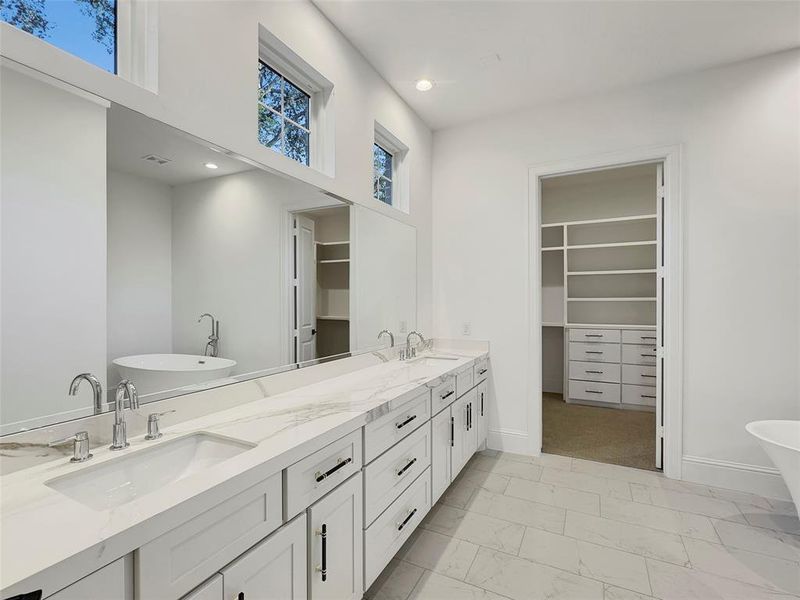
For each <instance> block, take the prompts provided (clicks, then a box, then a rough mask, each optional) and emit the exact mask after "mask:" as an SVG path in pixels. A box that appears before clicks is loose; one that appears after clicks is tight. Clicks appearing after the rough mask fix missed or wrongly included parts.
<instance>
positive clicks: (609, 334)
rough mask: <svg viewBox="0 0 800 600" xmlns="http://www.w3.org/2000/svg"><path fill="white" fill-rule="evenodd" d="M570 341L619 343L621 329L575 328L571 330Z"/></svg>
mask: <svg viewBox="0 0 800 600" xmlns="http://www.w3.org/2000/svg"><path fill="white" fill-rule="evenodd" d="M569 341H570V342H608V343H617V344H618V343H619V329H573V328H570V330H569Z"/></svg>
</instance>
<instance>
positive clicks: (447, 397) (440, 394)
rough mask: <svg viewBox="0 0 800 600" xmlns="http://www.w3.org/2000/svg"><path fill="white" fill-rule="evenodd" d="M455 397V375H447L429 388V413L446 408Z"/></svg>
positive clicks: (435, 412)
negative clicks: (440, 381)
mask: <svg viewBox="0 0 800 600" xmlns="http://www.w3.org/2000/svg"><path fill="white" fill-rule="evenodd" d="M455 399H456V377H455V375H447V376H446V377H445V378H444V381H443V382H442V383H440V384H439V385H437V386H436V387H435V388H433V390H431V407H432V408H431V414H432V415H435V414H437V413H438V412H439V411H440V410H442V409H443V408H447V407H448V406H450V404H452V403H453V400H455Z"/></svg>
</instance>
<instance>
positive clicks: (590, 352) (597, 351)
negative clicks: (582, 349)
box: [586, 350, 644, 356]
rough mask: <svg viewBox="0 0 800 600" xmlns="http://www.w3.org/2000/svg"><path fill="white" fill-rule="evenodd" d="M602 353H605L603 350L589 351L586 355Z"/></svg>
mask: <svg viewBox="0 0 800 600" xmlns="http://www.w3.org/2000/svg"><path fill="white" fill-rule="evenodd" d="M602 353H603V351H602V350H587V351H586V354H602ZM642 356H644V355H642Z"/></svg>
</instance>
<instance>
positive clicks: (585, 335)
mask: <svg viewBox="0 0 800 600" xmlns="http://www.w3.org/2000/svg"><path fill="white" fill-rule="evenodd" d="M583 337H597V338H601V337H604V336H603V334H602V333H585V334H584V335H583Z"/></svg>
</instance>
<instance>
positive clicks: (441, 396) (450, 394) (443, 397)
mask: <svg viewBox="0 0 800 600" xmlns="http://www.w3.org/2000/svg"><path fill="white" fill-rule="evenodd" d="M455 393H456V391H455V390H450V391H449V392H447V393H446V394H442V395H440V396H439V398H441V399H442V400H444V399H445V398H449V397H450V396H452V395H453V394H455Z"/></svg>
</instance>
